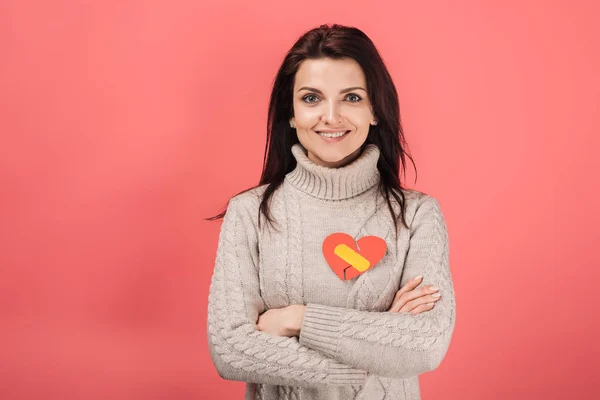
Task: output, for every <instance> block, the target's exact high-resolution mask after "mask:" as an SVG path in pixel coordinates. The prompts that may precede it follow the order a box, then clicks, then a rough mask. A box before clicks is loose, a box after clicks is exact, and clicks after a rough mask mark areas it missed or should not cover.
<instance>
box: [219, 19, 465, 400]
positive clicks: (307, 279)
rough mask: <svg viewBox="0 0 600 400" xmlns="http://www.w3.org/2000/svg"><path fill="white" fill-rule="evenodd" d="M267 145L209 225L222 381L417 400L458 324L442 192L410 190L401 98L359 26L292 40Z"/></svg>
mask: <svg viewBox="0 0 600 400" xmlns="http://www.w3.org/2000/svg"><path fill="white" fill-rule="evenodd" d="M267 143H268V146H267V148H266V151H265V165H264V169H263V173H262V177H261V179H260V183H259V185H258V186H257V187H254V188H251V189H248V190H245V191H243V192H241V193H239V194H237V195H236V196H234V197H233V198H232V199H231V200H230V201H229V204H228V208H227V211H226V213H222V214H220V215H218V216H216V217H214V218H212V219H215V218H220V217H223V216H224V221H223V224H222V226H221V231H220V234H219V244H218V249H217V255H216V260H215V269H214V274H213V277H212V281H211V285H210V294H209V306H208V343H209V348H210V354H211V357H212V360H213V362H214V364H215V366H216V368H217V371H218V373H219V375H220V376H221V377H223V378H225V379H230V380H236V381H245V382H247V385H246V397H245V398H246V399H288V398H289V399H292V398H294V399H303V400H308V399H359V398H360V399H369V400H374V399H412V400H415V399H420V390H419V381H418V375H419V374H421V373H424V372H427V371H431V370H433V369H435V368H437V367H438V365H439V364H440V363H441V361H442V359H443V358H444V356H445V354H446V352H447V349H448V347H449V344H450V339H451V336H452V333H453V330H454V325H455V298H454V288H453V282H452V278H451V274H450V267H449V262H448V260H449V254H448V234H447V229H446V224H445V220H444V217H443V214H442V212H441V210H440V206H439V203H438V201H437V200H436V199H435V198H434V197H432V196H429V195H427V194H425V193H422V192H417V191H414V190H408V189H405V188H403V187H402V186H401V183H400V178H399V173H398V169H399V163H398V161H399V160H401V161H402V166H403V168H405V158H404V156H405V150H404V148H403V144H404V138H403V132H402V128H401V126H400V114H399V109H398V97H397V93H396V89H395V87H394V84H393V82H392V79H391V77H390V75H389V73H388V71H387V69H386V67H385V65H384V63H383V61H382V59H381V57H380V55H379V54H378V52H377V50H376V48H375V46H374V44H373V43H372V42H371V40H370V39H369V38H368V37H367V36H366V35H365V34H364V33H363V32H361V31H360V30H358V29H356V28H351V27H344V26H340V25H333V26H331V27H330V26H327V25H322V26H320V27H319V28H316V29H313V30H311V31H309V32H307V33H306V34H304V35H303V36H302V37H301V38H300V39H299V40H298V41H297V42H296V43H295V44H294V46H293V47H292V49H291V50H290V51H289V52H288V54H287V55H286V57H285V59H284V61H283V64H282V66H281V68H280V69H279V72H278V73H277V76H276V79H275V82H274V87H273V91H272V94H271V100H270V105H269V113H268V130H267ZM408 157H409V158H410V155H409V156H408ZM411 160H412V158H411ZM261 220H262V221H261ZM398 220H399V221H398ZM398 222H400V223H398ZM355 241H357V242H355ZM399 288H400V289H399ZM434 304H435V305H434Z"/></svg>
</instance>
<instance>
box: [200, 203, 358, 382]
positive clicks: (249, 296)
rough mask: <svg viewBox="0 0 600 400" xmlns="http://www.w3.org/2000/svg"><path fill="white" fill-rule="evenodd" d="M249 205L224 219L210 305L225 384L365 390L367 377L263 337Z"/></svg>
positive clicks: (211, 332)
mask: <svg viewBox="0 0 600 400" xmlns="http://www.w3.org/2000/svg"><path fill="white" fill-rule="evenodd" d="M243 200H244V199H242V200H240V199H239V198H238V197H234V198H233V199H231V200H230V203H229V207H228V209H227V212H226V214H225V217H224V219H223V224H222V225H221V230H220V233H219V242H218V247H217V255H216V260H215V268H214V271H213V276H212V279H211V283H210V290H209V299H208V326H207V327H208V344H209V351H210V355H211V358H212V360H213V363H214V365H215V367H216V369H217V371H218V373H219V376H221V377H222V378H224V379H228V380H235V381H244V382H252V383H263V384H271V385H285V386H305V387H310V386H316V385H319V384H323V385H348V384H363V383H364V381H365V379H366V376H367V373H366V371H362V370H359V369H356V368H353V367H350V366H347V365H345V364H343V363H340V362H338V361H335V360H333V359H332V358H331V357H329V356H326V355H324V354H322V353H320V352H318V351H316V350H312V349H309V348H307V347H305V346H302V345H300V344H299V342H298V338H297V337H283V336H273V335H270V334H267V333H265V332H262V331H259V330H258V327H257V325H256V322H257V321H258V317H259V315H260V314H262V313H263V312H264V311H265V305H264V302H263V300H262V298H261V296H260V286H259V277H258V238H257V236H258V235H257V227H256V226H255V224H254V222H253V220H252V218H251V216H250V212H248V209H247V206H246V205H245V202H244V201H243Z"/></svg>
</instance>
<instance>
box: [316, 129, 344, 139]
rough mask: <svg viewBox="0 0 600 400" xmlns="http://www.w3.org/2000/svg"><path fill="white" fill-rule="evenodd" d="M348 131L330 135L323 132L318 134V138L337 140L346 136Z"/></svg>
mask: <svg viewBox="0 0 600 400" xmlns="http://www.w3.org/2000/svg"><path fill="white" fill-rule="evenodd" d="M349 132H350V131H340V132H331V133H323V132H318V131H317V133H318V134H319V136H321V137H324V138H339V137H342V136H344V135H346V134H347V133H349Z"/></svg>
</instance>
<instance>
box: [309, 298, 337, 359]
mask: <svg viewBox="0 0 600 400" xmlns="http://www.w3.org/2000/svg"><path fill="white" fill-rule="evenodd" d="M341 323H342V312H341V311H339V310H337V309H336V307H328V306H323V305H320V304H313V303H308V304H307V305H306V309H305V311H304V320H303V321H302V326H301V327H300V335H299V337H298V340H299V342H300V344H302V345H304V346H306V347H310V348H311V349H314V350H318V351H320V352H321V353H324V354H327V355H328V356H330V357H332V358H335V357H336V356H337V346H338V342H339V340H340V333H339V328H340V325H341Z"/></svg>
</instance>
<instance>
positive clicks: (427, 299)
mask: <svg viewBox="0 0 600 400" xmlns="http://www.w3.org/2000/svg"><path fill="white" fill-rule="evenodd" d="M440 297H441V295H440V294H439V293H433V294H428V295H426V296H421V297H419V298H416V299H414V300H411V301H409V302H407V303H406V304H405V305H404V307H401V308H400V311H401V312H408V311H412V310H414V309H415V308H417V307H418V306H420V305H422V304H426V303H432V302H436V301H438V300H439V299H440Z"/></svg>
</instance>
